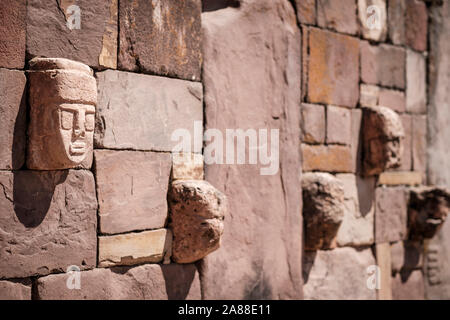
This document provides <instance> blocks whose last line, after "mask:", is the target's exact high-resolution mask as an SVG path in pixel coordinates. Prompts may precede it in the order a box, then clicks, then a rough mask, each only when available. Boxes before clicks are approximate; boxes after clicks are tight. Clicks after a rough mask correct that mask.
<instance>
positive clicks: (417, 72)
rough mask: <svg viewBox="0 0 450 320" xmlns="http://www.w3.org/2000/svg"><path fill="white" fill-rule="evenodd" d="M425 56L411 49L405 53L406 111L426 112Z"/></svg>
mask: <svg viewBox="0 0 450 320" xmlns="http://www.w3.org/2000/svg"><path fill="white" fill-rule="evenodd" d="M426 76H427V72H426V66H425V57H424V56H423V55H422V54H420V53H417V52H414V51H412V50H408V51H407V55H406V84H407V85H406V111H408V112H411V113H426V112H427V92H426V90H427V84H426Z"/></svg>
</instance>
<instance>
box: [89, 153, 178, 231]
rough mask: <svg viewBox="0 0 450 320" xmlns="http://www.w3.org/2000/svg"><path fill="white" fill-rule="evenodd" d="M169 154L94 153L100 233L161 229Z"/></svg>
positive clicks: (166, 211)
mask: <svg viewBox="0 0 450 320" xmlns="http://www.w3.org/2000/svg"><path fill="white" fill-rule="evenodd" d="M170 158H171V157H170V154H167V153H154V152H137V151H112V150H95V175H96V181H97V196H98V204H99V211H98V213H99V217H100V219H99V223H100V232H101V233H103V234H114V233H123V232H127V231H138V230H145V229H158V228H163V227H164V225H165V223H166V219H167V215H168V210H167V200H166V195H167V190H168V187H169V178H170V168H171V166H172V163H171V159H170Z"/></svg>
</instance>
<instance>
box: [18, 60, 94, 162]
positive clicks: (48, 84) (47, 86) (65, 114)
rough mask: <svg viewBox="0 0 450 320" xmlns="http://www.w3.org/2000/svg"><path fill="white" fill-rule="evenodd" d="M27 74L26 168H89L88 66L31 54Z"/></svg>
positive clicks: (91, 79)
mask: <svg viewBox="0 0 450 320" xmlns="http://www.w3.org/2000/svg"><path fill="white" fill-rule="evenodd" d="M28 74H29V81H30V89H29V91H30V96H29V97H30V124H29V128H28V136H29V143H28V157H27V166H28V168H29V169H35V170H57V169H68V168H75V167H80V166H82V167H86V168H89V167H90V166H91V163H92V149H93V137H94V127H95V105H96V103H97V87H96V83H95V78H94V77H93V76H92V70H91V69H90V68H89V67H88V66H86V65H84V64H82V63H80V62H76V61H71V60H67V59H55V58H51V59H44V58H34V59H33V60H31V61H30V71H29V72H28ZM49 146H51V147H49Z"/></svg>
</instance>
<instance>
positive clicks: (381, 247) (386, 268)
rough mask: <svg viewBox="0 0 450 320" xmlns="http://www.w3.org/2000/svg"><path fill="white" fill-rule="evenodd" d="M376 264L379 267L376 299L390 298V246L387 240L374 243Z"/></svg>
mask: <svg viewBox="0 0 450 320" xmlns="http://www.w3.org/2000/svg"><path fill="white" fill-rule="evenodd" d="M375 252H376V258H377V266H378V267H379V268H380V269H379V271H380V274H379V277H380V278H379V285H380V286H379V289H378V290H377V298H378V300H392V288H391V277H392V269H391V246H390V244H389V242H385V243H377V244H376V245H375Z"/></svg>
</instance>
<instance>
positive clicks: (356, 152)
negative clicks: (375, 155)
mask: <svg viewBox="0 0 450 320" xmlns="http://www.w3.org/2000/svg"><path fill="white" fill-rule="evenodd" d="M361 124H362V111H361V109H353V110H352V144H351V150H350V151H351V157H352V164H351V167H352V170H351V172H356V173H359V172H361V163H362V161H361V153H362V143H361V142H362V139H361Z"/></svg>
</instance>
